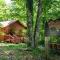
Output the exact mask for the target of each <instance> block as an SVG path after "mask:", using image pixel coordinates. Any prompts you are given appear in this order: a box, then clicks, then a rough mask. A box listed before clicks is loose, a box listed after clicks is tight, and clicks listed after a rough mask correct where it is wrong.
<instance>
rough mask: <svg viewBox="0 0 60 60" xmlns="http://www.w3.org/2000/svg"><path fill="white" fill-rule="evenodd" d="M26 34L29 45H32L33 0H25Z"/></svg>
mask: <svg viewBox="0 0 60 60" xmlns="http://www.w3.org/2000/svg"><path fill="white" fill-rule="evenodd" d="M26 6H27V33H28V34H27V35H28V39H29V43H30V45H31V47H34V41H33V0H27V3H26Z"/></svg>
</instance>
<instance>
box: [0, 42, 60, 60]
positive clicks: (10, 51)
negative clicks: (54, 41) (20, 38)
mask: <svg viewBox="0 0 60 60" xmlns="http://www.w3.org/2000/svg"><path fill="white" fill-rule="evenodd" d="M43 50H44V49H43V48H42V47H41V48H40V49H33V50H28V49H27V45H26V44H24V43H23V44H22V43H21V44H7V43H0V60H41V59H42V60H46V59H45V52H44V51H43ZM49 59H50V60H57V59H58V60H60V55H57V54H55V55H54V54H50V55H49Z"/></svg>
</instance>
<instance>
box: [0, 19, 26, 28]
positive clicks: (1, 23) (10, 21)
mask: <svg viewBox="0 0 60 60" xmlns="http://www.w3.org/2000/svg"><path fill="white" fill-rule="evenodd" d="M16 21H18V20H9V21H1V22H0V27H6V26H8V25H10V24H12V23H14V22H16ZM19 23H20V24H21V25H23V26H26V23H23V22H19Z"/></svg>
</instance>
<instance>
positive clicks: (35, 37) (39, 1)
mask: <svg viewBox="0 0 60 60" xmlns="http://www.w3.org/2000/svg"><path fill="white" fill-rule="evenodd" d="M41 14H42V0H38V11H37V17H36V25H35V31H34V42H35V47H37V46H38V40H39V38H40V19H41Z"/></svg>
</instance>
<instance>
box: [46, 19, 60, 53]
mask: <svg viewBox="0 0 60 60" xmlns="http://www.w3.org/2000/svg"><path fill="white" fill-rule="evenodd" d="M45 37H47V38H48V39H45V40H47V41H48V43H47V45H48V48H51V49H53V50H57V52H59V53H60V19H56V20H49V21H48V22H46V23H45ZM47 45H46V46H47Z"/></svg>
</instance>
